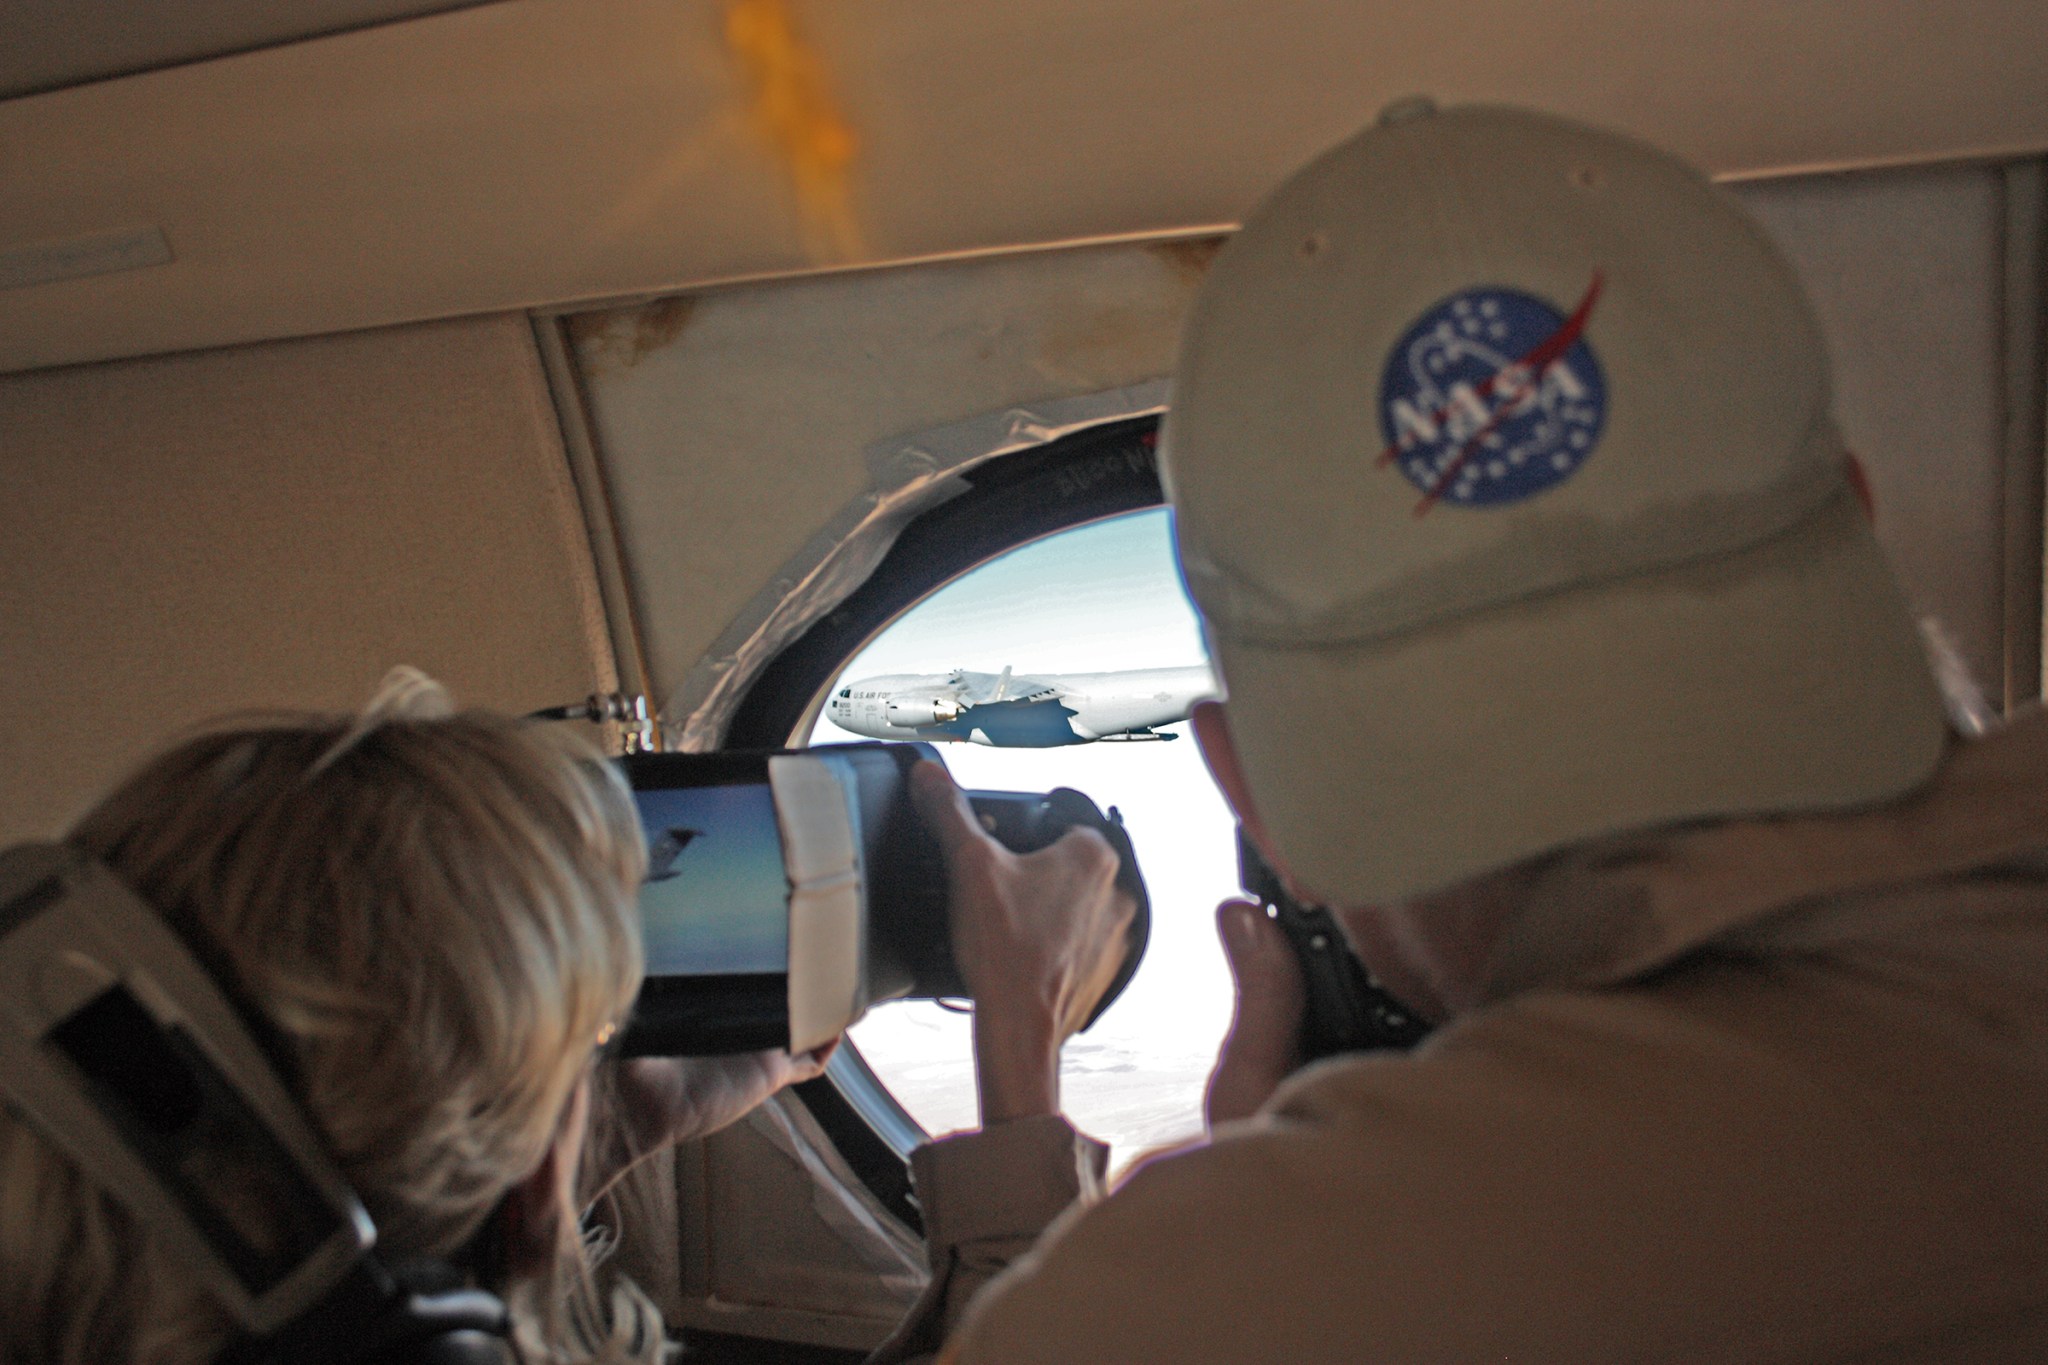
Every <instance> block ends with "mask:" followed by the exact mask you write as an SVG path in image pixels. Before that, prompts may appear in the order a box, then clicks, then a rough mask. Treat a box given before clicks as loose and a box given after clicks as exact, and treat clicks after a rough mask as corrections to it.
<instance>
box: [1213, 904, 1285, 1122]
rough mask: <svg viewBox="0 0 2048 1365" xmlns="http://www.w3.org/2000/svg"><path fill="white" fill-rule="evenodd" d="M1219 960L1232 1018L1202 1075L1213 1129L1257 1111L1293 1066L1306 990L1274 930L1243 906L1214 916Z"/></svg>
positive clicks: (1253, 908) (1259, 911)
mask: <svg viewBox="0 0 2048 1365" xmlns="http://www.w3.org/2000/svg"><path fill="white" fill-rule="evenodd" d="M1216 926H1217V929H1218V930H1219V931H1220V933H1221V934H1222V937H1223V952H1224V956H1225V957H1226V958H1227V959H1228V960H1229V962H1230V974H1231V976H1232V977H1233V978H1234V979H1235V981H1236V983H1237V1013H1236V1015H1235V1016H1234V1017H1233V1018H1232V1020H1231V1024H1230V1034H1229V1036H1228V1037H1227V1038H1225V1039H1224V1041H1223V1051H1222V1053H1221V1055H1219V1056H1218V1058H1217V1059H1216V1069H1215V1071H1213V1072H1212V1073H1210V1076H1209V1093H1208V1106H1207V1107H1208V1114H1209V1122H1210V1123H1211V1124H1212V1125H1214V1124H1217V1123H1222V1122H1225V1121H1227V1120H1230V1119H1239V1118H1244V1117H1246V1116H1248V1115H1250V1114H1253V1113H1256V1112H1257V1111H1258V1109H1259V1107H1260V1106H1261V1105H1263V1104H1265V1102H1266V1101H1267V1099H1269V1098H1270V1097H1271V1096H1272V1094H1273V1092H1274V1091H1275V1090H1277V1089H1278V1088H1279V1086H1280V1082H1281V1081H1283V1080H1285V1079H1286V1078H1287V1075H1288V1073H1290V1072H1292V1071H1293V1070H1294V1069H1295V1067H1296V1066H1297V1065H1298V1064H1299V1062H1300V1048H1301V1021H1302V1013H1303V1011H1304V1009H1305V1008H1306V1002H1307V992H1306V989H1305V987H1304V986H1303V983H1302V979H1301V966H1300V964H1299V963H1297V962H1296V961H1295V959H1294V950H1293V949H1292V948H1291V947H1289V946H1288V943H1287V937H1286V935H1285V934H1283V933H1281V932H1280V926H1279V925H1277V924H1274V923H1273V922H1272V921H1271V920H1270V919H1268V918H1267V917H1266V913H1265V911H1264V909H1263V908H1262V907H1260V906H1258V905H1255V904H1253V903H1252V902H1250V901H1225V902H1224V903H1223V904H1222V905H1221V906H1220V907H1218V909H1217V911H1216Z"/></svg>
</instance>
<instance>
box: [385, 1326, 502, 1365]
mask: <svg viewBox="0 0 2048 1365" xmlns="http://www.w3.org/2000/svg"><path fill="white" fill-rule="evenodd" d="M390 1365H512V1352H511V1350H510V1348H509V1345H508V1343H507V1342H506V1340H505V1338H503V1337H501V1336H495V1335H493V1334H491V1333H489V1332H479V1331H477V1330H475V1329H473V1328H467V1327H465V1328H462V1329H460V1330H458V1331H454V1332H444V1333H442V1334H441V1335H440V1336H436V1337H429V1338H427V1339H426V1340H425V1341H422V1342H420V1343H419V1345H418V1347H417V1348H416V1349H415V1350H414V1351H413V1352H412V1353H411V1354H410V1355H394V1356H392V1357H390Z"/></svg>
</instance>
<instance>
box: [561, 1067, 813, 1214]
mask: <svg viewBox="0 0 2048 1365" xmlns="http://www.w3.org/2000/svg"><path fill="white" fill-rule="evenodd" d="M838 1046H839V1044H838V1042H837V1040H835V1041H833V1042H830V1043H827V1044H826V1045H825V1046H823V1047H821V1048H816V1049H814V1050H812V1051H810V1052H806V1053H802V1054H801V1055H799V1056H795V1057H792V1056H790V1055H789V1054H788V1053H787V1052H784V1051H782V1050H781V1049H779V1048H778V1049H775V1050H772V1051H768V1052H742V1053H736V1054H734V1055H733V1056H730V1057H632V1058H628V1059H626V1060H624V1061H618V1062H609V1063H605V1064H603V1066H602V1068H601V1070H602V1073H603V1074H602V1075H601V1076H600V1077H599V1081H598V1097H597V1098H598V1114H597V1119H596V1122H595V1124H594V1126H593V1131H592V1147H591V1159H590V1164H589V1165H588V1167H587V1168H586V1169H587V1171H588V1176H587V1186H586V1194H585V1196H584V1197H585V1200H586V1201H588V1200H591V1199H595V1198H596V1197H597V1196H598V1195H600V1194H602V1193H603V1192H604V1191H605V1189H607V1188H608V1187H609V1186H610V1185H611V1184H612V1183H613V1182H614V1181H616V1180H617V1179H618V1178H619V1177H620V1176H622V1175H624V1174H625V1173H626V1171H627V1170H628V1169H630V1168H631V1167H632V1166H633V1164H634V1163H635V1162H637V1161H639V1160H640V1159H641V1158H642V1157H646V1156H649V1155H651V1154H653V1153H654V1152H658V1151H660V1150H661V1149H662V1148H663V1147H667V1146H670V1145H671V1144H674V1143H677V1142H687V1141H689V1140H690V1139H692V1138H700V1137H707V1136H709V1135H710V1134H712V1133H715V1132H717V1131H718V1130H719V1129H721V1128H723V1127H725V1126H726V1125H728V1124H731V1123H734V1122H737V1121H738V1120H740V1119H742V1118H744V1117H746V1115H747V1114H748V1112H749V1111H751V1110H752V1109H754V1108H755V1107H756V1106H757V1105H759V1104H761V1103H762V1101H764V1100H766V1099H767V1098H768V1097H769V1096H770V1095H773V1094H774V1093H775V1092H776V1091H778V1090H780V1089H782V1088H783V1087H784V1086H786V1085H796V1084H798V1083H800V1082H803V1081H808V1080H811V1079H813V1078H814V1077H817V1076H821V1075H823V1074H824V1072H825V1063H826V1062H828V1061H829V1060H831V1057H832V1052H833V1049H835V1048H836V1047H838Z"/></svg>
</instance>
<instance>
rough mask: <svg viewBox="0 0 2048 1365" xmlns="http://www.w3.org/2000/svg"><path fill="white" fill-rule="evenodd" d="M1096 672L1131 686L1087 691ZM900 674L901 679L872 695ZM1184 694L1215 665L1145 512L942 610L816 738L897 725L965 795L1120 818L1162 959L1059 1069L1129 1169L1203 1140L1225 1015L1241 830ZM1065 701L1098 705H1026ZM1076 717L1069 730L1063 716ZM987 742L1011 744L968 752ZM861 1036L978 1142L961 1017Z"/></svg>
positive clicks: (959, 582)
mask: <svg viewBox="0 0 2048 1365" xmlns="http://www.w3.org/2000/svg"><path fill="white" fill-rule="evenodd" d="M1154 670H1181V671H1180V672H1165V671H1157V672H1154ZM1141 671H1144V672H1143V673H1142V674H1141ZM1104 674H1108V675H1122V676H1121V677H1116V676H1112V677H1109V678H1103V677H1100V676H1096V677H1090V678H1087V679H1085V680H1083V679H1081V678H1079V677H1077V675H1104ZM891 675H895V677H896V678H897V681H892V682H890V683H886V684H882V685H868V686H862V685H861V684H864V683H868V682H869V680H871V679H876V678H879V677H889V676H891ZM1177 687H1185V688H1187V689H1188V691H1189V692H1190V693H1191V694H1192V695H1208V694H1209V691H1210V687H1209V679H1208V675H1207V655H1206V651H1205V649H1204V647H1203V643H1202V637H1201V632H1200V629H1199V627H1198V625H1197V623H1196V618H1195V614H1194V612H1193V610H1192V608H1191V607H1190V606H1189V604H1188V601H1187V598H1186V594H1185V592H1184V590H1183V588H1182V586H1181V582H1180V578H1179V574H1178V571H1177V569H1176V566H1175V563H1174V559H1173V554H1172V548H1171V542H1170V534H1169V525H1168V514H1167V512H1166V511H1165V510H1164V509H1153V510H1149V511H1142V512H1133V513H1128V514H1125V515H1122V516H1117V517H1112V518H1110V519H1108V520H1105V521H1098V522H1094V523H1092V524H1089V525H1085V526H1080V527H1076V528H1074V529H1071V530H1067V531H1062V532H1059V533H1057V534H1055V535H1051V536H1048V537H1046V538H1045V539H1043V540H1039V541H1036V542H1034V543H1032V544H1029V545H1026V546H1024V547H1022V548H1020V549H1017V550H1014V551H1011V552H1010V553H1008V554H1005V555H1003V556H1001V557H1000V558H997V559H993V560H990V561H989V562H987V563H985V564H983V565H981V566H980V567H979V568H976V569H974V570H972V571H971V572H969V573H967V574H966V575H964V576H963V577H960V578H958V579H956V580H954V581H953V582H952V583H950V584H948V585H947V586H945V587H943V588H941V589H940V590H939V591H937V592H935V593H933V594H931V595H930V596H929V597H927V598H925V599H924V600H923V601H922V602H920V603H918V604H917V605H916V606H914V607H913V608H911V609H910V610H909V611H908V612H906V613H904V614H903V615H901V616H900V617H898V618H897V619H896V620H895V621H894V622H893V623H892V624H891V625H889V626H888V627H887V628H886V629H884V630H883V631H882V632H881V633H880V634H879V635H877V636H876V637H875V638H874V639H873V640H872V641H871V642H870V643H869V644H868V645H867V646H866V647H865V648H863V649H862V650H861V651H860V653H859V654H857V655H856V656H855V657H854V658H853V659H852V660H850V661H849V662H848V663H847V664H846V665H845V666H844V668H843V669H842V670H841V671H840V673H839V675H838V676H837V677H835V678H833V679H832V680H831V686H830V688H829V689H821V691H823V692H824V694H825V695H827V696H836V697H837V698H838V699H839V700H840V701H843V702H847V703H849V704H848V705H845V706H840V705H836V704H833V705H827V706H825V707H824V708H823V711H822V715H821V717H820V719H819V721H818V722H817V724H816V726H815V728H814V729H813V730H812V732H811V734H810V736H809V739H810V742H812V743H837V742H847V741H854V740H863V739H874V738H880V737H887V738H909V737H911V736H912V733H913V732H908V731H904V732H900V733H899V732H897V731H894V730H892V729H891V723H890V722H891V717H892V716H893V717H894V720H895V721H896V722H903V723H907V724H915V725H919V726H922V727H923V728H924V729H925V731H926V734H927V737H928V738H933V739H938V740H941V741H947V740H950V741H951V742H941V743H940V745H939V749H940V753H941V754H942V756H943V757H944V758H945V760H946V763H947V766H948V767H949V768H950V769H951V770H952V772H953V775H954V777H955V778H957V779H958V780H959V781H960V782H961V783H962V784H963V785H965V786H968V787H982V788H996V789H1005V790H1012V791H1043V790H1049V789H1051V788H1053V787H1059V786H1068V787H1074V788H1077V789H1078V790H1080V791H1083V792H1086V793H1087V794H1088V795H1089V796H1091V797H1093V798H1094V800H1095V801H1096V803H1097V804H1098V805H1100V806H1102V807H1104V808H1105V809H1106V808H1108V807H1110V806H1115V807H1117V808H1118V809H1119V810H1120V811H1121V812H1122V814H1123V817H1124V820H1125V823H1126V827H1127V828H1128V829H1129V831H1130V834H1131V839H1132V843H1133V845H1134V847H1135V848H1136V850H1137V854H1138V860H1139V865H1140V866H1141V867H1142V869H1143V870H1144V873H1145V877H1146V880H1147V883H1148V886H1149V888H1150V891H1151V896H1152V905H1153V912H1152V913H1153V930H1152V940H1151V946H1150V949H1149V951H1148V952H1147V954H1146V959H1145V963H1144V966H1143V967H1142V968H1141V970H1140V971H1139V973H1138V975H1137V977H1136V978H1135V979H1134V980H1133V981H1132V983H1131V985H1130V987H1129V989H1128V990H1127V991H1126V992H1125V994H1124V995H1123V997H1122V998H1121V999H1120V1000H1118V1002H1117V1003H1116V1005H1115V1006H1114V1007H1112V1008H1111V1009H1110V1010H1109V1011H1108V1012H1107V1013H1106V1014H1104V1016H1103V1017H1102V1019H1101V1020H1100V1021H1098V1022H1097V1024H1096V1025H1095V1027H1094V1028H1093V1029H1092V1030H1090V1031H1089V1032H1087V1033H1085V1034H1082V1035H1079V1036H1078V1037H1076V1038H1075V1039H1074V1040H1073V1041H1072V1042H1070V1043H1069V1044H1068V1045H1067V1048H1066V1053H1065V1056H1064V1060H1063V1067H1062V1091H1063V1095H1064V1099H1065V1103H1066V1108H1067V1111H1068V1113H1069V1114H1070V1115H1071V1116H1072V1117H1073V1118H1074V1120H1075V1122H1076V1123H1077V1124H1078V1125H1079V1126H1080V1127H1081V1128H1082V1129H1084V1130H1085V1131H1087V1132H1090V1133H1092V1134H1093V1135H1095V1136H1096V1137H1099V1138H1101V1139H1103V1140H1104V1141H1107V1142H1109V1143H1111V1144H1112V1146H1113V1147H1114V1149H1115V1155H1114V1158H1113V1159H1114V1161H1115V1162H1117V1163H1118V1164H1121V1163H1124V1162H1127V1161H1129V1160H1130V1159H1131V1158H1132V1157H1134V1156H1137V1155H1139V1154H1141V1153H1143V1152H1144V1151H1147V1150H1150V1149H1153V1148H1156V1147H1158V1146H1161V1145H1164V1144H1168V1143H1171V1142H1174V1141H1177V1140H1180V1139H1184V1138H1188V1137H1192V1136H1195V1135H1197V1134H1199V1133H1200V1131H1201V1126H1202V1120H1201V1103H1202V1091H1203V1086H1204V1083H1205V1081H1206V1079H1207V1076H1208V1071H1209V1067H1210V1064H1211V1062H1212V1061H1213V1059H1214V1057H1215V1053H1216V1047H1217V1044H1218V1042H1219V1041H1220V1040H1221V1038H1222V1035H1223V1032H1224V1030H1225V1028H1226V1027H1227V1026H1228V1024H1229V1019H1230V1008H1231V986H1230V977H1229V971H1228V969H1227V967H1226V966H1225V964H1224V961H1223V956H1222V952H1221V950H1220V948H1219V947H1218V945H1217V942H1216V935H1215V927H1214V910H1215V907H1216V904H1217V902H1218V901H1220V900H1222V899H1224V898H1225V897H1227V896H1230V895H1233V894H1235V893H1236V891H1237V872H1236V860H1235V852H1234V844H1233V839H1232V830H1233V826H1232V822H1231V817H1230V814H1229V811H1228V808H1227V807H1226V806H1225V805H1224V803H1223V800H1222V797H1221V795H1220V794H1219V793H1218V791H1217V790H1216V787H1215V785H1214V784H1213V783H1212V782H1211V781H1210V779H1209V775H1208V771H1207V769H1206V768H1205V767H1204V766H1203V764H1202V759H1201V754H1200V752H1199V750H1198V749H1197V747H1196V745H1195V742H1194V740H1193V738H1192V736H1191V735H1189V734H1188V726H1187V725H1186V724H1185V723H1184V722H1182V720H1181V719H1180V718H1181V717H1182V716H1184V714H1185V704H1186V696H1185V695H1181V694H1178V693H1176V691H1175V689H1176V688H1177ZM1062 689H1072V690H1076V691H1080V692H1084V693H1085V694H1086V697H1087V699H1088V700H1087V702H1085V703H1084V702H1082V701H1080V700H1079V699H1078V698H1077V697H1074V696H1069V697H1068V698H1067V703H1066V704H1063V705H1059V706H1051V707H1033V706H1032V705H1031V702H1030V698H1032V697H1034V696H1045V697H1047V698H1050V697H1051V695H1052V694H1054V693H1057V692H1060V691H1061V690H1062ZM989 701H1004V702H1009V703H1012V704H1011V705H1010V706H1009V707H1008V708H1006V712H1004V713H987V712H984V713H983V716H982V717H976V716H975V715H974V708H975V707H976V706H977V705H980V704H985V703H986V702H989ZM1105 702H1109V703H1111V704H1112V709H1105V707H1104V705H1103V703H1105ZM1115 703H1123V704H1125V705H1127V706H1129V707H1130V708H1131V709H1128V710H1114V709H1113V704H1115ZM1148 705H1149V706H1151V707H1153V708H1154V709H1153V711H1151V712H1149V713H1148V712H1146V710H1145V707H1146V706H1148ZM1067 709H1072V710H1073V711H1074V714H1073V715H1072V716H1071V717H1066V716H1063V715H1061V714H1060V712H1061V711H1063V710H1067ZM1033 712H1036V715H1035V716H1034V715H1033V714H1032V713H1033ZM1163 713H1170V714H1171V715H1172V716H1173V720H1171V721H1170V722H1167V723H1162V724H1156V725H1140V726H1138V727H1135V728H1137V729H1139V731H1140V733H1138V734H1136V735H1132V736H1130V737H1126V738H1105V739H1101V740H1097V741H1094V742H1074V739H1075V737H1074V735H1073V734H1072V730H1073V728H1074V727H1076V726H1079V727H1081V728H1083V729H1086V728H1087V727H1088V725H1089V723H1091V722H1097V723H1104V724H1108V725H1121V724H1125V723H1126V722H1127V721H1129V720H1130V719H1132V718H1135V719H1136V720H1138V721H1140V722H1144V721H1147V720H1150V719H1152V718H1153V717H1156V716H1157V715H1160V714H1163ZM1105 716H1106V717H1108V719H1107V720H1106V721H1104V720H1103V718H1104V717H1105ZM838 722H843V723H844V724H843V725H842V724H841V723H838ZM1147 730H1149V731H1150V735H1148V734H1147V733H1145V731H1147ZM992 732H993V735H994V737H995V738H998V739H1001V740H1003V741H1005V742H1006V743H1005V745H1003V746H997V745H991V744H987V743H978V742H972V741H965V742H963V740H964V739H965V737H966V736H968V735H972V734H979V735H981V736H982V737H984V738H987V737H989V736H990V735H991V733H992ZM1152 735H1170V736H1174V738H1172V739H1162V738H1156V737H1151V736H1152ZM1062 737H1064V738H1066V739H1067V740H1068V742H1066V743H1064V744H1060V745H1058V746H1057V747H1025V746H1031V745H1037V744H1050V743H1051V742H1052V741H1054V740H1057V739H1060V738H1062ZM1009 745H1016V746H1020V747H1008V746H1009ZM852 1039H853V1041H854V1043H855V1044H856V1046H857V1047H858V1049H859V1051H860V1054H861V1056H862V1058H863V1059H864V1060H865V1061H866V1063H867V1064H868V1066H869V1067H870V1068H872V1070H873V1071H874V1073H875V1075H876V1076H877V1077H878V1078H879V1079H880V1080H881V1082H882V1083H883V1084H884V1085H885V1086H886V1087H887V1088H888V1089H889V1091H890V1092H892V1094H893V1095H894V1097H895V1099H896V1100H897V1101H898V1102H899V1103H900V1104H901V1105H902V1106H903V1108H904V1109H905V1110H907V1111H908V1112H909V1114H910V1115H911V1116H912V1117H913V1118H914V1119H916V1121H917V1122H918V1123H919V1124H920V1125H922V1126H923V1128H924V1129H925V1130H926V1131H927V1132H929V1133H945V1132H950V1131H952V1130H955V1129H959V1128H965V1127H971V1126H973V1124H974V1122H975V1095H974V1084H973V1063H972V1053H971V1026H970V1020H969V1018H968V1016H966V1015H964V1014H960V1013H955V1012H951V1011H949V1010H947V1009H946V1008H944V1007H942V1006H939V1005H937V1004H933V1003H929V1002H921V1001H919V1002H897V1003H893V1004H889V1005H884V1006H882V1007H880V1008H878V1009H876V1010H874V1011H872V1012H871V1013H870V1014H869V1015H868V1017H867V1018H866V1019H864V1020H863V1021H862V1022H861V1023H860V1024H858V1025H856V1026H855V1027H854V1029H853V1030H852Z"/></svg>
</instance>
